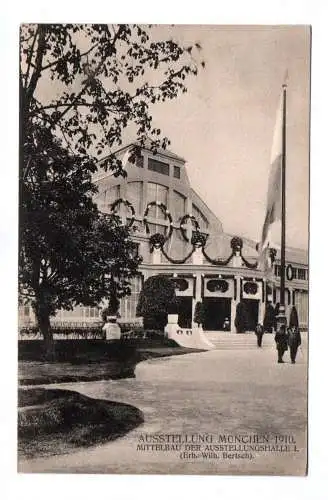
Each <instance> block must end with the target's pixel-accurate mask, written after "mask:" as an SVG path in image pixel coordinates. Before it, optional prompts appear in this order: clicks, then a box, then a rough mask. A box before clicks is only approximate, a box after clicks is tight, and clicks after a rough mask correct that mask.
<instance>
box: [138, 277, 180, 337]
mask: <svg viewBox="0 0 328 500" xmlns="http://www.w3.org/2000/svg"><path fill="white" fill-rule="evenodd" d="M176 312H177V299H176V294H175V287H174V284H173V283H172V282H171V281H170V280H169V279H168V278H166V277H165V276H160V275H157V276H151V277H150V278H148V279H147V280H146V281H145V283H144V286H143V289H142V290H141V292H140V295H139V301H138V305H137V315H138V316H143V319H144V328H145V329H146V330H162V331H163V330H164V327H165V326H166V325H167V315H168V314H176Z"/></svg>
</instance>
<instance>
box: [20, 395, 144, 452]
mask: <svg viewBox="0 0 328 500" xmlns="http://www.w3.org/2000/svg"><path fill="white" fill-rule="evenodd" d="M143 421H144V418H143V413H142V412H141V411H140V410H139V409H138V408H135V407H134V406H131V405H127V404H123V403H117V402H112V401H106V400H101V399H93V398H89V397H87V396H84V395H82V394H79V393H77V392H74V391H67V390H61V389H41V388H38V389H19V391H18V457H19V459H23V458H34V457H40V456H50V455H59V454H63V453H69V452H71V451H73V450H74V449H76V448H79V447H87V446H92V445H95V444H99V443H104V442H107V441H112V440H114V439H117V438H119V437H121V436H124V435H125V434H126V433H128V432H129V431H131V430H132V429H134V428H135V427H137V426H139V425H140V424H141V423H143Z"/></svg>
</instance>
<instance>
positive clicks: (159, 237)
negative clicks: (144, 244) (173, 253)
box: [149, 233, 165, 252]
mask: <svg viewBox="0 0 328 500" xmlns="http://www.w3.org/2000/svg"><path fill="white" fill-rule="evenodd" d="M164 243H165V236H164V234H161V233H155V234H152V235H151V237H150V238H149V244H150V252H152V251H153V250H154V248H157V249H159V248H162V247H163V245H164Z"/></svg>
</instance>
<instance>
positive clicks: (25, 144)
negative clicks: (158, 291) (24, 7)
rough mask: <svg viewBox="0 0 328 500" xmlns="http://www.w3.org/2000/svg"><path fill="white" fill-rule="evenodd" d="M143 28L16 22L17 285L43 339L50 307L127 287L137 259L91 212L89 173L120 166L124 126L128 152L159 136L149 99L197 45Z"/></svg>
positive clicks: (174, 91) (113, 224)
mask: <svg viewBox="0 0 328 500" xmlns="http://www.w3.org/2000/svg"><path fill="white" fill-rule="evenodd" d="M151 31H152V30H151V28H150V27H140V26H138V25H123V24H122V25H103V24H102V25H100V24H92V25H83V24H75V25H74V24H26V25H22V26H21V30H20V72H19V86H20V87H19V88H20V170H19V196H20V241H19V246H20V258H19V264H20V270H19V280H20V292H21V294H22V296H23V295H24V296H25V297H27V298H28V299H29V300H31V303H32V307H33V309H34V311H35V314H36V317H37V321H38V325H39V327H40V329H41V331H42V332H43V335H44V336H45V337H47V338H49V339H50V338H51V334H50V323H49V316H50V315H51V314H54V313H55V311H56V310H58V309H59V308H64V309H70V308H72V307H73V306H74V304H78V303H82V304H84V305H95V304H96V303H98V302H99V301H100V300H102V299H103V298H106V297H116V296H118V297H120V296H124V295H125V294H127V293H129V279H130V278H131V277H132V276H133V275H134V272H135V269H136V267H137V264H138V259H137V258H136V257H135V256H134V257H131V241H130V233H129V231H128V230H127V228H123V227H121V226H120V223H119V220H118V218H116V217H115V216H114V215H113V216H109V217H107V218H106V219H105V217H104V216H101V215H100V214H99V213H98V210H97V207H96V205H95V204H94V203H93V202H92V197H93V196H95V194H96V188H95V186H94V185H93V184H92V178H91V176H92V174H94V173H95V172H96V171H97V169H98V168H99V165H101V167H102V168H103V169H104V170H111V171H112V172H113V175H115V176H118V175H126V174H125V171H124V168H123V165H122V161H121V159H120V158H118V156H117V155H116V150H117V148H118V147H120V146H121V144H122V141H123V139H124V132H125V131H126V130H127V129H128V128H130V129H131V127H132V130H133V133H134V134H135V136H136V137H137V139H138V140H139V142H138V146H137V147H135V148H134V149H133V150H132V151H131V155H130V158H129V160H130V161H131V162H135V161H136V159H137V156H138V154H139V152H140V146H143V145H145V144H146V142H147V141H148V142H149V141H150V146H151V148H152V150H153V151H154V152H156V151H157V149H158V148H159V147H162V148H165V147H166V146H167V145H168V144H169V140H168V139H167V138H166V137H162V134H161V130H160V129H159V128H157V127H155V126H154V125H153V124H152V110H153V105H154V104H156V103H159V102H163V101H165V100H170V99H174V98H176V97H177V96H178V95H180V94H181V93H184V92H186V91H187V87H186V84H185V81H186V77H187V76H188V75H191V74H194V75H196V74H197V72H198V69H197V62H196V60H195V55H196V54H195V52H196V53H199V52H197V50H199V49H200V47H199V45H198V44H196V45H195V46H188V47H181V46H180V45H179V44H178V43H176V42H174V41H173V40H172V39H169V40H166V41H165V40H158V39H157V38H158V36H157V35H156V29H155V32H154V33H151ZM156 36H157V38H156ZM196 47H197V48H196ZM201 64H202V66H204V63H201ZM149 81H151V82H152V83H151V84H150V83H149ZM104 155H105V157H104ZM99 160H101V162H100V163H99Z"/></svg>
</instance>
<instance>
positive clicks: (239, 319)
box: [235, 302, 249, 333]
mask: <svg viewBox="0 0 328 500" xmlns="http://www.w3.org/2000/svg"><path fill="white" fill-rule="evenodd" d="M248 325H249V318H248V311H247V307H246V305H245V303H244V302H239V303H238V304H237V307H236V318H235V327H236V330H237V333H244V332H245V331H246V330H247V329H248Z"/></svg>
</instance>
